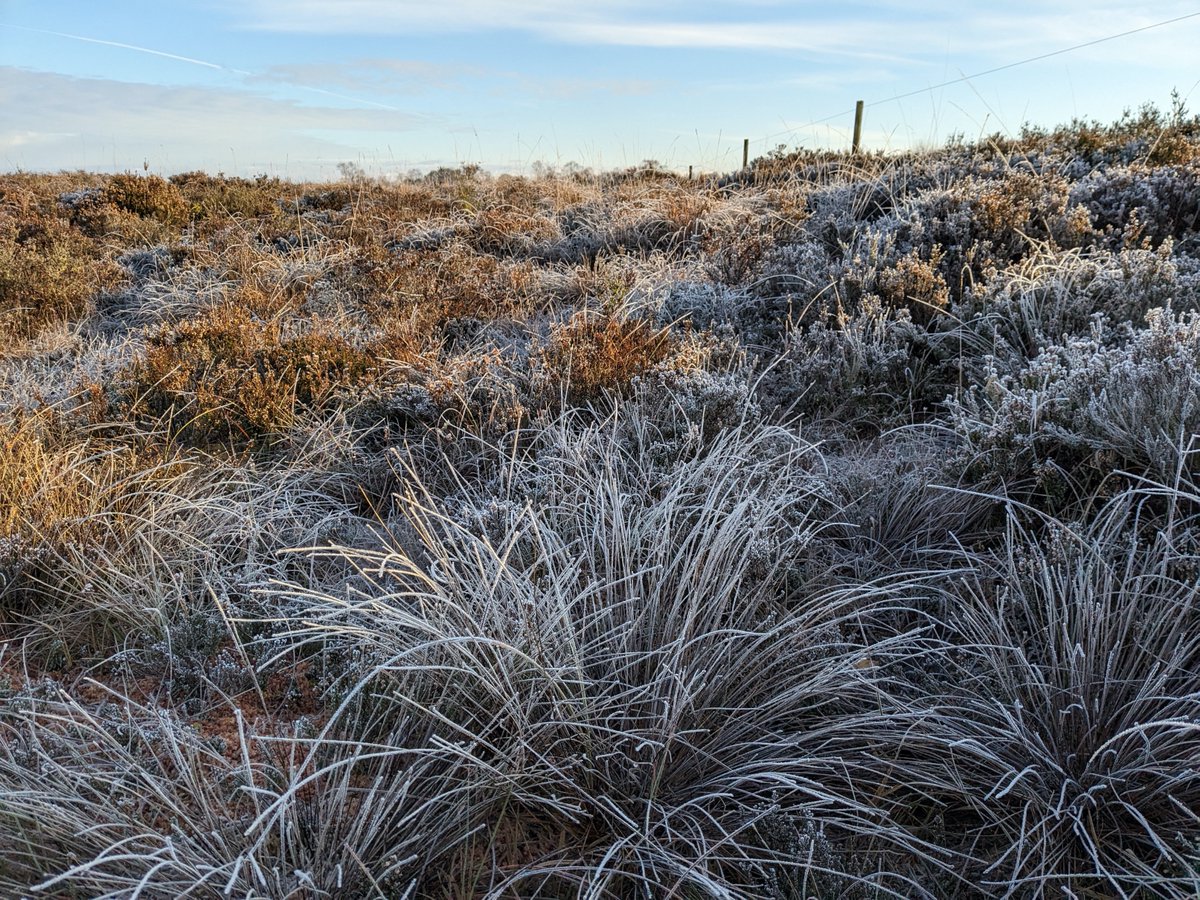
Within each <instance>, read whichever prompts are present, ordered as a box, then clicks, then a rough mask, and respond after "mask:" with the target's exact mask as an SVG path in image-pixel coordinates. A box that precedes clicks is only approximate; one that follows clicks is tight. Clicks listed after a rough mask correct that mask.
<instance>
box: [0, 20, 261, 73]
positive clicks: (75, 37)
mask: <svg viewBox="0 0 1200 900" xmlns="http://www.w3.org/2000/svg"><path fill="white" fill-rule="evenodd" d="M0 28H16V29H18V30H19V31H32V32H35V33H37V34H52V35H54V36H55V37H60V38H67V39H68V40H72V41H83V42H84V43H87V44H103V45H104V46H106V47H120V48H121V49H122V50H136V51H137V52H138V53H149V54H150V55H151V56H161V57H163V58H165V59H174V60H177V61H178V62H185V63H191V64H192V65H193V66H204V68H206V69H217V70H218V71H221V72H233V73H234V74H235V75H253V74H254V73H253V72H246V71H243V70H242V69H234V68H231V67H229V66H223V65H221V64H220V63H214V62H207V61H205V60H203V59H194V58H193V57H190V56H180V55H179V54H178V53H167V52H165V51H163V50H151V49H150V48H149V47H139V46H138V45H137V44H123V43H121V42H120V41H103V40H101V39H100V38H90V37H84V36H83V35H81V34H67V33H66V32H65V31H50V30H48V29H45V28H29V27H27V26H25V25H9V24H7V23H3V22H0Z"/></svg>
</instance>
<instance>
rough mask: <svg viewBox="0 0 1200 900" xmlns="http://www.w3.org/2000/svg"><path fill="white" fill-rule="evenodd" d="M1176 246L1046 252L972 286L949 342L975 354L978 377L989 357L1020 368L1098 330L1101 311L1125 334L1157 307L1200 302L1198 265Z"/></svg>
mask: <svg viewBox="0 0 1200 900" xmlns="http://www.w3.org/2000/svg"><path fill="white" fill-rule="evenodd" d="M1172 251H1173V248H1172V245H1171V242H1170V241H1167V242H1165V243H1164V244H1162V245H1161V246H1160V247H1159V248H1158V249H1157V250H1145V249H1127V250H1121V251H1119V252H1111V251H1108V250H1102V249H1092V250H1087V251H1082V250H1065V251H1063V250H1059V251H1053V250H1049V249H1047V250H1043V251H1040V252H1038V253H1035V254H1033V255H1031V256H1030V257H1028V258H1027V259H1025V260H1023V261H1022V262H1021V263H1020V264H1018V265H1016V266H1012V267H1010V268H1008V269H1005V270H1004V271H1003V272H998V273H996V274H995V275H993V276H992V277H991V278H990V279H988V281H987V282H986V283H985V284H983V285H980V286H978V287H977V288H975V289H974V290H972V291H970V292H968V294H967V296H966V297H964V299H963V302H962V303H961V304H957V305H955V307H954V309H953V314H954V317H955V318H956V319H957V320H958V323H957V326H956V327H953V328H950V329H948V330H947V333H946V337H945V340H946V341H947V342H948V345H949V344H953V343H957V344H959V345H961V348H962V351H963V352H964V353H965V354H966V355H967V356H968V357H971V359H972V360H973V361H974V364H973V366H972V369H973V370H972V372H971V373H970V374H971V375H972V376H973V377H972V378H971V380H975V379H977V378H980V377H983V374H984V373H983V372H982V370H981V367H980V366H979V363H982V361H983V358H984V357H985V356H987V357H990V358H992V360H993V362H992V365H993V366H994V367H996V368H997V369H1000V370H1001V371H1004V372H1014V371H1015V369H1019V368H1020V367H1022V366H1024V364H1025V363H1026V361H1027V360H1029V359H1031V358H1033V357H1035V356H1037V354H1038V353H1040V352H1041V351H1042V350H1044V349H1046V348H1047V347H1050V346H1052V345H1056V344H1060V343H1062V342H1063V341H1065V340H1067V339H1068V338H1070V337H1086V336H1089V335H1091V334H1092V332H1093V330H1094V325H1095V322H1096V319H1097V317H1099V318H1101V319H1103V320H1104V321H1105V322H1107V323H1109V325H1110V326H1113V327H1110V328H1108V329H1106V330H1105V331H1104V332H1103V333H1104V334H1105V335H1107V338H1108V339H1110V340H1115V339H1118V338H1119V336H1120V335H1121V334H1122V330H1121V328H1120V326H1121V325H1122V324H1124V323H1133V324H1139V323H1141V322H1143V321H1144V320H1145V316H1146V314H1147V313H1149V312H1150V311H1151V310H1154V309H1158V308H1160V307H1164V306H1168V305H1169V306H1172V307H1173V308H1174V309H1176V310H1178V311H1184V310H1188V309H1193V308H1195V307H1197V306H1198V305H1200V278H1198V277H1197V266H1196V263H1195V262H1194V261H1193V260H1192V259H1190V258H1189V257H1179V256H1176V255H1174V254H1173V252H1172Z"/></svg>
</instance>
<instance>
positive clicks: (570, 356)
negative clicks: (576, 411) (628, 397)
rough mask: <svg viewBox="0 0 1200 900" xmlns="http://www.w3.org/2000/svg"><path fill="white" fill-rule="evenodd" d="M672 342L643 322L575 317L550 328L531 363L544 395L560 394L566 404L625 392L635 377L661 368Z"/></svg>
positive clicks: (600, 316) (597, 316) (593, 315)
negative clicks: (558, 392)
mask: <svg viewBox="0 0 1200 900" xmlns="http://www.w3.org/2000/svg"><path fill="white" fill-rule="evenodd" d="M675 345H676V340H675V339H673V338H672V337H671V335H670V334H669V333H668V332H666V331H664V330H661V329H658V328H655V327H654V326H652V325H650V324H649V323H648V322H646V321H645V320H642V319H626V318H620V317H618V316H614V315H605V314H596V313H590V312H579V313H576V314H575V315H574V316H572V317H571V318H570V319H569V320H568V321H566V322H562V323H558V324H555V325H552V326H551V327H550V335H549V337H548V338H547V340H546V342H545V344H543V345H542V346H540V347H539V348H537V350H536V352H535V356H534V359H533V366H534V378H535V379H536V380H537V381H538V382H539V383H540V384H541V385H542V386H543V387H542V390H543V391H549V392H556V391H561V392H563V394H564V395H565V396H566V398H567V399H568V400H569V401H570V402H571V403H586V402H588V401H592V400H598V399H600V398H601V397H603V396H604V395H605V394H620V393H622V392H625V391H627V390H628V388H629V386H630V384H631V382H632V381H633V379H634V378H636V377H637V376H638V375H641V374H643V373H645V372H647V371H649V370H650V369H651V368H653V367H654V366H656V365H658V364H660V363H663V362H665V361H666V360H667V359H668V358H669V357H670V356H671V355H672V352H673V350H674V348H675Z"/></svg>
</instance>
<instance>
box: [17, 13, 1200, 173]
mask: <svg viewBox="0 0 1200 900" xmlns="http://www.w3.org/2000/svg"><path fill="white" fill-rule="evenodd" d="M1183 16H1191V18H1187V19H1185V20H1183V21H1178V22H1174V23H1173V24H1169V25H1163V26H1161V27H1156V28H1151V29H1148V30H1145V31H1141V32H1139V33H1136V34H1131V35H1128V36H1125V37H1122V38H1118V39H1115V40H1111V41H1105V42H1103V43H1099V44H1095V45H1093V46H1090V47H1083V48H1080V49H1076V50H1072V51H1071V52H1067V53H1060V54H1058V55H1055V56H1052V57H1050V58H1048V59H1043V60H1038V61H1035V62H1030V63H1027V64H1023V65H1019V66H1016V67H1014V68H1009V69H1005V70H1004V71H1001V72H996V73H993V74H984V75H978V76H977V77H971V76H976V74H977V73H981V72H985V71H986V70H989V69H993V68H996V67H999V66H1007V65H1009V64H1011V63H1014V62H1018V61H1021V60H1026V59H1029V58H1031V57H1036V56H1040V55H1042V54H1050V53H1056V52H1057V51H1060V50H1064V49H1066V48H1069V47H1074V46H1076V45H1079V44H1083V43H1086V42H1089V41H1095V40H1099V39H1102V38H1106V37H1109V36H1111V35H1115V34H1117V33H1119V32H1124V31H1129V30H1132V29H1139V28H1144V27H1145V26H1148V25H1154V24H1155V23H1159V22H1164V21H1166V20H1170V19H1174V18H1177V17H1183ZM1197 46H1200V0H1193V2H1190V3H1189V2H1162V3H1159V4H1155V5H1150V4H1144V3H1116V2H1108V0H1086V2H1085V0H1014V2H996V0H990V2H988V3H974V2H970V0H955V2H950V0H912V2H900V0H891V2H876V3H860V2H838V3H829V2H824V3H815V2H785V0H747V2H724V3H716V2H710V0H666V2H659V3H646V2H635V0H588V2H586V3H585V2H554V0H324V2H319V0H154V2H149V0H111V2H101V0H83V2H76V0H0V169H3V170H6V171H11V170H18V169H19V170H26V171H46V170H49V171H54V170H59V169H87V170H93V171H104V172H111V171H140V170H142V169H143V168H145V169H148V170H149V171H152V172H157V173H160V174H171V173H175V172H180V171H188V170H193V169H204V170H207V171H210V172H224V173H225V174H229V175H242V176H247V177H249V176H254V175H257V174H260V173H266V174H269V175H278V176H281V177H287V178H293V179H304V178H331V177H337V175H338V172H339V168H338V167H339V164H344V163H352V164H354V165H355V166H358V167H360V168H361V169H363V170H365V171H367V172H368V173H370V174H376V175H390V174H406V173H408V172H411V171H412V170H421V171H427V170H429V169H432V168H436V167H438V166H461V165H468V164H476V165H481V166H483V167H485V168H487V169H489V170H492V171H498V172H499V171H512V172H529V171H532V170H533V169H534V167H535V166H536V165H538V164H542V165H548V166H557V167H561V166H563V165H565V164H567V163H576V164H578V165H581V166H587V167H592V168H595V169H614V168H621V167H624V166H631V165H636V164H638V163H640V162H642V161H643V160H646V159H653V160H656V161H658V162H659V163H661V164H662V165H665V166H667V167H670V168H674V169H677V170H685V169H687V167H688V166H695V167H696V169H697V171H729V170H732V169H735V168H737V167H738V166H739V165H740V163H741V153H742V140H743V138H749V139H750V140H751V145H750V149H751V155H752V156H757V155H760V154H763V153H766V152H768V151H769V150H771V149H773V148H775V147H777V146H779V145H781V144H783V145H786V146H788V147H796V146H804V147H845V146H848V144H849V141H850V131H851V128H852V125H853V109H854V103H855V101H856V100H859V99H861V100H864V101H865V102H866V104H867V106H866V112H865V117H864V126H863V144H864V146H865V147H867V148H868V149H884V150H902V149H906V148H909V147H913V146H917V147H921V146H929V145H936V144H939V143H941V142H942V141H944V140H945V139H947V138H948V137H950V136H952V135H955V134H959V135H962V136H964V137H965V138H967V139H969V140H973V139H976V138H978V137H980V136H981V135H990V134H993V133H997V132H999V133H1006V132H1007V133H1015V132H1017V131H1019V130H1020V128H1021V126H1022V124H1023V123H1032V124H1039V125H1047V126H1049V125H1054V124H1057V123H1061V122H1066V121H1069V120H1071V119H1072V118H1075V117H1083V118H1089V119H1091V118H1095V119H1099V120H1101V121H1111V120H1114V119H1116V118H1117V117H1119V116H1120V115H1121V113H1122V111H1123V110H1125V109H1130V108H1133V109H1136V108H1137V107H1138V106H1140V105H1141V104H1143V103H1145V102H1153V103H1155V104H1157V105H1158V106H1159V107H1160V108H1163V109H1166V108H1168V107H1169V104H1170V93H1171V91H1172V89H1177V90H1178V91H1179V93H1180V94H1182V95H1184V96H1185V97H1186V98H1188V100H1189V108H1191V109H1196V108H1197V107H1200V65H1198V60H1200V54H1197V53H1196V52H1195V50H1194V48H1195V47H1197ZM946 82H955V83H952V84H945V85H944V83H946ZM939 85H944V86H940V87H939ZM910 92H917V93H915V94H914V95H913V96H909V97H906V98H904V99H900V100H893V99H891V98H894V97H896V96H897V95H901V94H908V93H910Z"/></svg>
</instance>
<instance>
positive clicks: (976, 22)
mask: <svg viewBox="0 0 1200 900" xmlns="http://www.w3.org/2000/svg"><path fill="white" fill-rule="evenodd" d="M881 7H883V8H884V9H887V13H886V14H881V12H882V10H881ZM227 8H228V9H230V10H232V11H233V12H234V14H235V15H236V16H238V17H240V20H241V21H242V22H243V23H244V24H246V25H247V26H249V27H251V28H257V29H266V30H272V31H285V32H320V33H344V34H387V33H390V34H418V33H429V32H467V31H487V30H518V31H524V32H527V33H531V34H534V35H536V36H538V37H540V38H544V39H548V40H553V41H560V42H565V43H579V44H596V45H619V46H632V47H664V48H696V49H710V50H711V49H726V50H734V51H736V50H755V49H761V50H780V51H790V52H797V53H804V54H808V55H812V56H830V57H835V56H836V57H851V58H855V57H857V58H866V59H876V60H896V59H898V58H903V59H906V60H909V61H913V60H920V59H925V60H929V59H930V58H937V57H941V56H944V55H945V54H947V53H956V54H969V55H970V56H972V57H973V58H977V59H985V60H987V61H989V62H995V61H997V59H1000V61H1004V60H1003V59H1002V58H1003V57H1004V56H1008V57H1010V58H1020V57H1023V56H1029V55H1034V54H1036V53H1039V52H1044V51H1047V50H1053V49H1056V48H1057V47H1062V46H1070V45H1072V44H1077V43H1081V42H1083V41H1086V40H1089V39H1093V38H1096V37H1100V36H1102V35H1104V34H1112V33H1115V32H1118V31H1122V30H1126V29H1129V28H1136V27H1139V26H1141V25H1146V24H1149V23H1150V22H1152V21H1155V20H1158V21H1161V20H1164V19H1168V18H1171V17H1173V16H1176V15H1182V14H1184V13H1186V12H1193V11H1195V7H1194V5H1193V6H1191V8H1189V4H1188V3H1186V2H1181V0H1172V2H1167V3H1164V4H1161V5H1160V6H1158V7H1155V8H1154V10H1153V11H1151V10H1149V9H1147V8H1144V7H1137V6H1131V5H1130V4H1128V3H1121V2H1117V0H1094V2H1086V0H1041V2H1034V0H1015V2H1012V3H1008V4H993V5H991V6H990V7H988V8H986V9H983V10H980V9H975V8H971V7H970V6H969V5H967V6H964V5H963V4H961V3H950V2H946V0H913V2H907V3H905V2H900V0H890V2H888V0H884V2H882V3H876V4H873V5H872V6H871V7H870V8H867V7H863V6H861V5H859V4H856V3H847V4H829V3H824V2H822V3H818V2H812V0H801V2H783V0H757V2H749V3H739V4H737V5H736V6H735V7H733V8H732V9H731V8H730V7H729V5H728V4H724V5H721V4H717V3H715V2H706V0H694V2H690V3H685V2H682V0H667V2H661V3H656V4H653V5H652V6H648V5H647V4H645V3H639V2H631V0H590V2H588V3H586V4H583V3H580V4H569V3H563V2H558V0H441V2H437V3H429V2H427V0H340V2H338V3H328V2H325V0H238V2H237V4H236V5H234V4H233V3H232V2H228V0H227ZM1154 40H1157V41H1158V42H1159V43H1160V44H1162V43H1165V42H1166V40H1167V36H1166V35H1157V36H1156V37H1155V38H1154ZM1106 52H1107V51H1106Z"/></svg>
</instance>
